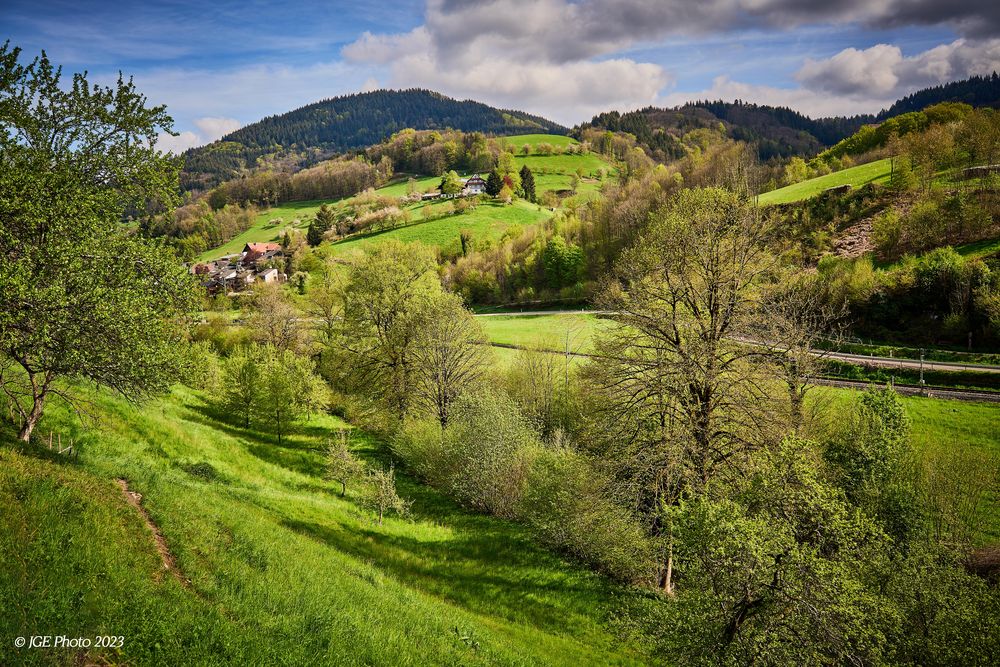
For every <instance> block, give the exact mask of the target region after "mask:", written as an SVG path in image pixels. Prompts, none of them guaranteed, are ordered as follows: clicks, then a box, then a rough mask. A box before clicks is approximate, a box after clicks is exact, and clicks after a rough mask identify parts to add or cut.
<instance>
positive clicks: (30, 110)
mask: <svg viewBox="0 0 1000 667" xmlns="http://www.w3.org/2000/svg"><path fill="white" fill-rule="evenodd" d="M19 58H20V50H19V49H17V48H12V47H10V45H9V44H4V45H3V46H2V47H0V390H2V391H3V393H4V394H5V395H6V397H7V399H8V400H9V401H10V402H11V403H12V404H13V406H14V408H15V410H16V411H17V414H18V417H19V420H20V425H19V431H18V437H19V438H20V439H21V440H23V441H27V440H29V439H30V437H31V433H32V431H33V429H34V428H35V426H36V425H37V424H38V421H39V419H40V418H41V416H42V413H43V410H44V406H45V404H46V401H47V400H48V399H49V398H50V397H53V396H58V397H61V398H63V399H66V400H69V401H70V402H74V399H73V394H72V392H71V389H70V384H69V382H67V381H72V380H77V379H79V380H89V381H92V382H95V383H97V384H99V385H102V386H105V387H109V388H111V389H113V390H115V391H117V392H119V393H120V394H122V395H123V396H125V397H126V398H128V399H130V400H139V399H141V398H143V397H145V396H149V395H151V394H155V393H157V392H160V391H163V390H165V389H166V388H167V387H169V386H170V384H171V383H172V382H174V381H176V380H177V379H179V378H180V377H181V376H182V373H183V365H184V362H183V354H182V338H183V327H182V326H180V324H181V322H182V318H183V317H184V315H185V314H186V313H188V312H190V310H192V309H193V307H194V305H195V292H194V290H193V281H192V279H191V278H190V277H189V276H188V275H187V274H186V272H185V271H184V270H183V268H182V267H181V266H180V265H179V263H178V262H177V261H176V259H175V258H174V257H173V256H172V253H170V252H169V251H167V250H166V249H164V248H163V247H162V246H157V245H153V244H150V243H148V242H146V241H144V240H143V239H142V238H141V237H139V236H138V235H135V234H129V233H128V231H127V229H126V228H125V227H124V226H123V225H122V224H121V223H122V222H123V220H124V219H125V218H126V216H127V215H133V216H144V215H146V214H147V212H158V211H162V210H167V209H170V208H172V207H173V206H174V205H175V204H176V203H177V194H176V193H177V173H178V164H177V162H176V161H175V160H173V159H172V158H171V157H170V156H166V155H164V154H162V153H160V152H159V151H158V150H157V149H156V147H155V145H156V137H157V135H158V133H159V132H161V131H169V130H170V129H171V124H172V121H171V119H170V117H169V116H168V115H167V114H166V112H165V110H164V107H162V106H160V107H149V106H147V101H146V98H145V97H143V96H142V95H141V94H140V93H139V92H138V91H137V90H136V89H135V86H134V85H133V84H132V82H131V80H129V81H126V80H124V79H122V78H120V77H119V79H118V81H117V82H116V83H115V84H114V85H112V86H110V87H101V86H94V85H92V84H91V83H90V82H89V81H88V80H87V77H86V75H84V74H76V75H74V76H73V80H72V85H70V86H67V85H66V82H65V81H63V77H62V73H61V70H60V69H57V68H56V67H54V66H53V65H52V63H51V62H50V61H49V59H48V58H47V57H46V56H45V54H44V53H43V54H42V56H41V57H40V58H38V59H36V60H34V61H33V62H32V63H30V64H27V65H23V64H21V63H20V61H19Z"/></svg>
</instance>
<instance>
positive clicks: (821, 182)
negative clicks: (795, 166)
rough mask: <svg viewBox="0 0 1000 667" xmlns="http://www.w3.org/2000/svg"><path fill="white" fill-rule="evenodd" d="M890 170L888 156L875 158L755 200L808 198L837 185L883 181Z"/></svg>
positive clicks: (776, 202) (777, 202) (772, 202)
mask: <svg viewBox="0 0 1000 667" xmlns="http://www.w3.org/2000/svg"><path fill="white" fill-rule="evenodd" d="M890 170H891V165H890V163H889V158H885V159H883V160H876V161H874V162H868V163H867V164H860V165H858V166H856V167H848V168H847V169H841V170H840V171H835V172H833V173H832V174H826V175H824V176H817V177H816V178H811V179H809V180H807V181H802V182H801V183H793V184H792V185H787V186H785V187H783V188H778V189H777V190H771V191H770V192H765V193H764V194H762V195H760V197H758V198H757V201H758V202H759V203H761V204H787V203H790V202H793V201H799V200H802V199H808V198H809V197H812V196H814V195H818V194H819V193H821V192H823V191H824V190H827V189H829V188H835V187H837V186H839V185H851V186H853V187H855V188H857V187H861V186H862V185H866V184H868V183H872V182H875V183H883V182H886V181H888V180H889V173H890Z"/></svg>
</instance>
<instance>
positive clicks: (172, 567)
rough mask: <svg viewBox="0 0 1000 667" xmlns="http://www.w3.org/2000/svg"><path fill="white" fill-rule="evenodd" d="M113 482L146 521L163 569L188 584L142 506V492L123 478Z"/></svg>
mask: <svg viewBox="0 0 1000 667" xmlns="http://www.w3.org/2000/svg"><path fill="white" fill-rule="evenodd" d="M115 482H117V483H118V486H119V488H121V490H122V493H123V494H125V500H127V501H128V504H129V505H131V506H132V507H134V508H135V509H136V511H137V512H139V516H141V517H142V520H143V521H144V522H145V523H146V528H148V529H149V532H151V533H152V534H153V541H154V542H155V543H156V550H157V551H158V552H159V553H160V559H161V560H162V561H163V569H164V570H166V571H167V572H170V574H172V575H174V577H175V578H176V579H177V581H179V582H180V583H181V585H182V586H184V587H188V586H190V585H191V582H190V581H188V580H187V579H185V578H184V577H183V575H181V571H180V569H178V567H177V561H176V560H175V559H174V555H173V554H172V553H170V549H169V548H168V547H167V541H166V540H165V539H163V533H161V532H160V529H159V528H158V527H157V525H156V523H154V522H153V519H152V517H150V516H149V512H147V511H146V508H145V507H143V506H142V494H141V493H136V492H135V491H130V490H129V488H128V482H127V481H125V480H124V479H116V480H115Z"/></svg>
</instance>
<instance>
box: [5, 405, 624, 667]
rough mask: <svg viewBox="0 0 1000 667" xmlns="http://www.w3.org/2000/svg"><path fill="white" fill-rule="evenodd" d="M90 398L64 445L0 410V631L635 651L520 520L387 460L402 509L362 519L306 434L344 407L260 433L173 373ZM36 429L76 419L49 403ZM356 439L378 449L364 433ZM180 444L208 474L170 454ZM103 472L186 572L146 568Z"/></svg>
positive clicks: (184, 650)
mask: <svg viewBox="0 0 1000 667" xmlns="http://www.w3.org/2000/svg"><path fill="white" fill-rule="evenodd" d="M95 399H96V405H95V407H96V411H97V414H99V415H100V417H101V420H102V423H101V427H100V430H94V431H92V434H91V435H86V436H84V435H83V434H82V433H80V432H77V433H76V434H75V437H76V438H77V439H78V441H82V446H81V452H82V453H81V455H80V459H79V461H78V462H76V463H66V462H51V461H47V460H45V459H44V452H40V453H39V454H37V455H25V454H18V453H16V452H15V451H14V449H13V445H12V443H11V442H10V434H9V431H7V430H6V428H7V427H5V426H4V427H0V443H2V444H0V507H2V508H3V510H2V511H0V562H3V563H4V567H3V568H0V607H2V608H3V609H4V611H5V613H4V614H3V615H2V617H0V636H3V637H6V638H10V637H16V636H20V635H31V634H57V633H59V634H68V635H71V636H77V635H82V636H88V635H90V636H92V635H94V634H99V633H108V634H115V635H124V636H125V637H126V646H125V650H124V651H123V652H122V653H121V654H108V655H107V657H108V658H110V659H113V661H115V662H119V661H122V662H124V661H127V662H129V663H132V664H151V663H157V664H192V663H196V662H203V661H205V660H209V661H210V662H211V663H212V664H224V663H229V664H394V665H395V664H415V665H420V664H538V663H539V662H545V663H547V664H567V665H578V664H606V663H609V662H616V663H617V662H625V663H628V662H634V661H636V656H635V655H634V654H633V653H632V652H631V650H630V649H628V648H626V647H621V646H617V645H615V642H614V639H613V638H612V636H611V635H610V634H609V632H608V631H607V630H606V629H605V628H604V626H603V625H602V623H601V619H605V618H608V617H609V615H610V614H611V613H612V610H611V609H610V605H611V604H613V602H612V600H613V598H614V597H615V596H616V595H617V594H618V593H619V592H618V589H616V588H615V587H613V586H612V585H610V584H609V583H608V582H607V581H606V580H604V579H603V578H601V577H598V576H595V575H592V574H590V573H588V572H585V571H583V570H581V569H579V568H576V567H573V566H571V565H569V564H567V563H566V562H563V561H562V560H561V559H559V558H557V557H555V556H553V555H552V554H550V553H548V552H545V551H543V550H541V549H539V548H537V547H535V546H534V545H533V544H532V542H531V541H530V538H529V536H528V535H527V534H526V532H525V531H523V530H522V529H521V528H519V527H517V526H515V525H512V524H510V523H507V522H503V521H498V520H495V519H492V518H488V517H482V516H478V515H473V514H469V513H467V512H464V511H462V510H461V509H459V508H457V507H456V506H455V505H454V504H452V503H451V502H449V501H448V500H447V499H445V498H444V497H443V496H441V495H440V494H438V493H436V492H433V491H430V490H428V489H427V488H426V487H423V486H421V485H418V484H416V483H414V482H413V481H412V480H410V479H408V478H406V477H405V476H403V475H401V476H400V477H399V479H398V484H399V488H400V492H401V495H403V496H404V497H407V498H410V499H412V500H413V501H414V505H413V512H414V517H413V519H412V520H400V519H395V518H389V519H387V520H386V523H385V525H384V526H382V527H378V526H376V525H375V524H374V522H373V521H372V518H371V516H370V515H369V514H368V513H366V512H363V511H361V510H359V508H358V505H357V503H356V501H357V498H356V495H355V490H353V489H350V488H349V489H348V496H347V498H346V499H344V500H342V499H340V498H339V496H338V495H337V494H336V493H335V491H334V489H333V485H331V484H329V483H327V482H324V481H323V480H322V477H321V474H322V464H321V455H320V454H319V452H318V451H317V449H318V448H319V447H320V446H321V445H322V442H323V441H324V439H325V437H326V436H327V435H328V433H329V432H330V429H333V428H337V427H341V426H343V424H342V423H341V422H339V421H338V420H336V419H335V418H332V417H328V418H322V419H314V420H313V421H312V422H311V423H309V424H307V425H306V426H305V427H304V428H302V429H301V432H300V433H299V434H297V435H296V436H295V437H293V438H290V439H289V440H288V441H287V442H286V444H285V446H283V447H278V446H277V444H276V442H275V440H274V438H273V437H271V436H270V435H266V434H262V433H259V432H254V431H244V430H242V429H239V428H235V427H232V426H231V425H229V424H227V423H225V422H223V421H220V420H219V418H218V415H217V414H216V413H215V412H214V411H213V410H212V409H211V407H210V406H208V405H206V404H205V403H204V402H203V401H202V399H201V398H200V397H199V395H197V394H195V393H193V392H191V391H189V390H185V389H178V390H176V391H175V392H174V394H173V395H172V396H170V397H168V398H166V399H164V400H161V401H158V402H155V403H152V404H149V405H148V406H146V407H144V408H141V409H136V408H133V407H130V406H128V405H126V404H124V403H123V402H121V401H120V400H118V399H113V398H108V397H106V396H103V395H99V396H96V397H95ZM42 428H55V429H57V430H60V431H62V432H63V433H64V437H65V436H69V435H70V434H71V433H73V432H74V431H75V429H76V427H75V426H73V425H72V423H71V421H70V419H69V417H68V415H67V413H66V411H65V410H58V409H54V408H53V409H52V412H51V414H49V415H47V416H46V421H45V422H44V425H43V427H42ZM356 449H357V451H358V453H359V454H360V455H362V456H364V457H365V458H367V459H369V460H372V461H378V460H382V458H383V456H384V454H383V452H382V450H381V448H380V447H378V446H377V443H374V442H373V441H371V440H370V439H363V438H359V439H358V440H357V441H356ZM190 463H209V464H211V465H212V466H213V467H214V468H215V469H216V470H217V471H218V477H217V478H215V479H205V478H203V477H199V476H197V475H193V474H191V473H189V472H186V471H185V470H184V469H183V468H182V467H181V466H182V465H183V464H190ZM116 477H124V478H127V479H128V480H129V483H130V485H131V486H132V488H133V489H134V490H136V491H138V492H140V493H142V494H143V504H144V506H145V507H146V508H147V510H148V511H149V513H150V515H151V516H152V518H153V519H154V520H155V521H156V522H157V523H158V525H159V526H160V529H161V531H162V533H163V535H164V537H165V538H166V541H167V543H168V545H169V547H170V549H171V550H172V552H173V554H174V555H175V557H176V559H177V563H178V565H179V567H180V569H181V571H182V572H183V574H184V575H185V576H186V577H187V578H189V579H190V580H191V584H190V587H189V588H184V587H182V586H181V585H180V584H179V583H178V582H177V581H176V580H175V579H174V578H173V577H171V576H169V575H164V574H163V573H162V572H160V564H159V558H158V555H157V553H156V551H155V548H154V545H153V542H152V539H151V536H150V535H149V533H148V532H147V531H146V529H145V527H144V526H143V525H142V523H141V520H140V519H139V517H138V515H137V514H136V512H135V511H134V510H133V509H132V508H131V507H129V506H128V505H127V504H126V503H125V501H124V499H123V498H122V495H121V492H120V491H119V490H118V489H117V487H116V486H115V485H114V483H113V482H112V480H113V479H114V478H116ZM462 637H471V639H468V640H465V639H463V638H462ZM473 642H476V643H478V648H473V647H472V645H471V644H472V643H473ZM13 650H14V649H13V647H12V646H11V645H10V643H9V642H6V641H5V642H4V643H3V645H2V647H0V664H12V663H28V664H31V663H46V664H48V663H51V662H54V661H61V660H67V661H68V660H71V659H72V658H74V657H75V656H73V655H72V654H71V653H70V652H67V651H64V650H58V651H51V652H44V651H38V650H36V651H33V652H28V651H23V652H19V653H16V654H12V653H11V651H13ZM98 654H99V652H92V654H91V656H90V657H91V658H95V657H96V656H97V655H98ZM206 656H211V658H209V657H206Z"/></svg>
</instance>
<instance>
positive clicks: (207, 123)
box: [156, 116, 242, 155]
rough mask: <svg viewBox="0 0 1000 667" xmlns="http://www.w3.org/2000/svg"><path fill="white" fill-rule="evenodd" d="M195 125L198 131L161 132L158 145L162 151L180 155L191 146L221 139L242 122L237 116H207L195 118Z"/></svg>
mask: <svg viewBox="0 0 1000 667" xmlns="http://www.w3.org/2000/svg"><path fill="white" fill-rule="evenodd" d="M194 126H195V127H197V128H198V132H192V131H190V130H186V131H184V132H180V133H178V134H177V136H174V135H171V134H167V133H166V132H161V133H160V134H159V135H158V136H157V138H156V147H157V148H159V149H160V150H161V151H164V152H167V153H175V154H177V155H180V154H181V153H183V152H184V151H186V150H187V149H189V148H194V147H195V146H202V145H204V144H207V143H211V142H213V141H215V140H216V139H221V138H222V137H224V136H225V135H227V134H229V133H230V132H233V131H235V130H238V129H240V127H242V124H241V123H240V121H238V120H236V119H235V118H216V117H211V116H206V117H205V118H195V119H194Z"/></svg>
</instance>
